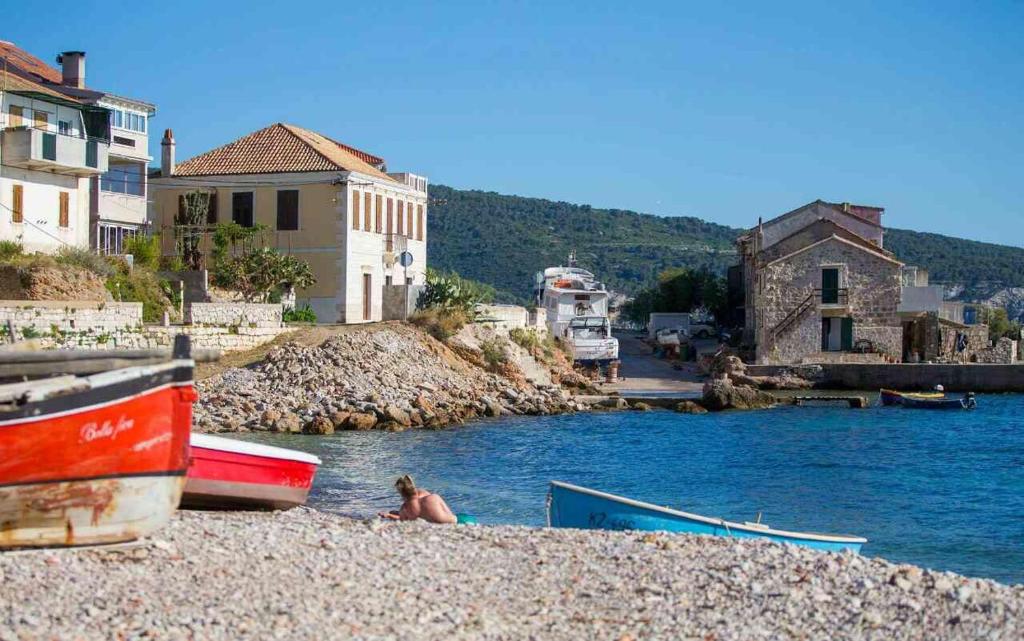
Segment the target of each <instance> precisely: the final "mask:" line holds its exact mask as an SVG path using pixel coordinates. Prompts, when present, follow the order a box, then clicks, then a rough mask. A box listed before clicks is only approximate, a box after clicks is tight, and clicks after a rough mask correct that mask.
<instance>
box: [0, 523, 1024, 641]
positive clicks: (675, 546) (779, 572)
mask: <svg viewBox="0 0 1024 641" xmlns="http://www.w3.org/2000/svg"><path fill="white" fill-rule="evenodd" d="M1022 634H1024V585H1017V586H1006V585H1002V584H999V583H995V582H993V581H989V580H981V579H970V578H966V577H963V576H960V575H956V574H952V573H948V572H932V571H929V570H923V569H921V568H918V567H916V566H911V565H896V564H893V563H889V562H887V561H884V560H881V559H871V558H865V557H861V556H858V555H852V554H845V555H839V554H830V553H822V552H816V551H813V550H808V549H804V548H797V547H793V546H789V545H780V544H775V543H770V542H766V541H755V540H746V541H739V540H733V539H726V538H713V537H696V536H691V535H666V534H653V533H637V532H598V531H579V530H553V529H531V528H523V527H506V526H502V527H486V526H482V527H448V526H431V525H428V524H426V523H422V522H415V523H385V522H381V521H358V520H352V519H348V518H343V517H338V516H334V515H330V514H326V513H323V512H318V511H315V510H311V509H305V508H297V509H295V510H291V511H289V512H279V513H269V514H267V513H246V512H236V513H201V512H180V513H179V514H178V515H177V516H176V517H175V518H174V520H173V521H172V522H171V524H170V525H169V526H167V527H166V528H164V529H163V530H161V531H159V532H158V533H157V534H156V535H155V537H154V538H152V539H150V540H148V541H145V542H143V543H142V544H140V545H138V546H134V547H126V548H124V549H121V550H103V551H87V550H44V551H32V552H23V553H14V554H3V555H0V641H14V640H19V641H25V640H35V639H55V638H60V639H151V638H159V639H194V638H201V639H257V638H258V639H266V638H288V639H297V638H308V639H334V638H338V639H342V638H344V639H348V638H357V639H382V638H401V639H439V638H457V639H521V638H537V639H541V638H542V639H597V638H600V639H619V640H627V639H631V640H638V639H717V640H723V639H743V640H756V639H780V638H796V639H979V638H985V639H992V640H999V639H1019V638H1021V636H1022Z"/></svg>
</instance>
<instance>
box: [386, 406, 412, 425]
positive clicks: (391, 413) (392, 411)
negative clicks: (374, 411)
mask: <svg viewBox="0 0 1024 641" xmlns="http://www.w3.org/2000/svg"><path fill="white" fill-rule="evenodd" d="M384 418H385V420H386V421H388V422H392V423H397V424H398V425H401V426H402V427H409V425H411V424H412V423H411V421H410V419H409V412H406V411H405V410H403V409H402V408H400V407H398V406H397V405H388V406H387V407H385V408H384Z"/></svg>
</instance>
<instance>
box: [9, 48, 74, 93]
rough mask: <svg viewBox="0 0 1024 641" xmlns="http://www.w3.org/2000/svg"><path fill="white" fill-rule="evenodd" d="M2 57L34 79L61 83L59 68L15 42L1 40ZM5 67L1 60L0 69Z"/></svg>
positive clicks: (10, 65) (11, 65)
mask: <svg viewBox="0 0 1024 641" xmlns="http://www.w3.org/2000/svg"><path fill="white" fill-rule="evenodd" d="M0 58H2V59H4V60H6V61H7V65H8V67H14V66H17V67H18V68H19V69H21V70H22V71H24V72H26V73H27V74H30V75H31V76H35V78H33V79H34V80H41V81H44V82H53V83H56V84H60V83H61V80H63V77H62V76H61V72H60V70H59V69H54V68H53V67H51V66H50V65H48V64H46V63H45V62H43V61H42V60H40V59H39V58H36V57H35V56H33V55H32V54H30V53H29V52H27V51H25V50H24V49H21V48H19V47H18V46H17V45H16V44H14V43H13V42H7V41H6V40H0ZM2 68H3V60H0V69H2Z"/></svg>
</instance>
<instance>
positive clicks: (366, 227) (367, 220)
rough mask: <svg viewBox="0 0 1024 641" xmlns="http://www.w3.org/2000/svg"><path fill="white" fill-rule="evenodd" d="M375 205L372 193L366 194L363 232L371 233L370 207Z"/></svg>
mask: <svg viewBox="0 0 1024 641" xmlns="http://www.w3.org/2000/svg"><path fill="white" fill-rule="evenodd" d="M372 203H373V196H372V195H371V194H370V192H366V197H365V198H363V205H364V207H363V231H370V205H371V204H372Z"/></svg>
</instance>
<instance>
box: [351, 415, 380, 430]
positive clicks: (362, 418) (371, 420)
mask: <svg viewBox="0 0 1024 641" xmlns="http://www.w3.org/2000/svg"><path fill="white" fill-rule="evenodd" d="M376 425H377V415H376V414H371V413H369V412H353V413H352V414H351V415H350V416H349V417H348V421H346V422H345V429H347V430H356V431H360V432H361V431H365V430H372V429H373V428H374V427H375V426H376Z"/></svg>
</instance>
